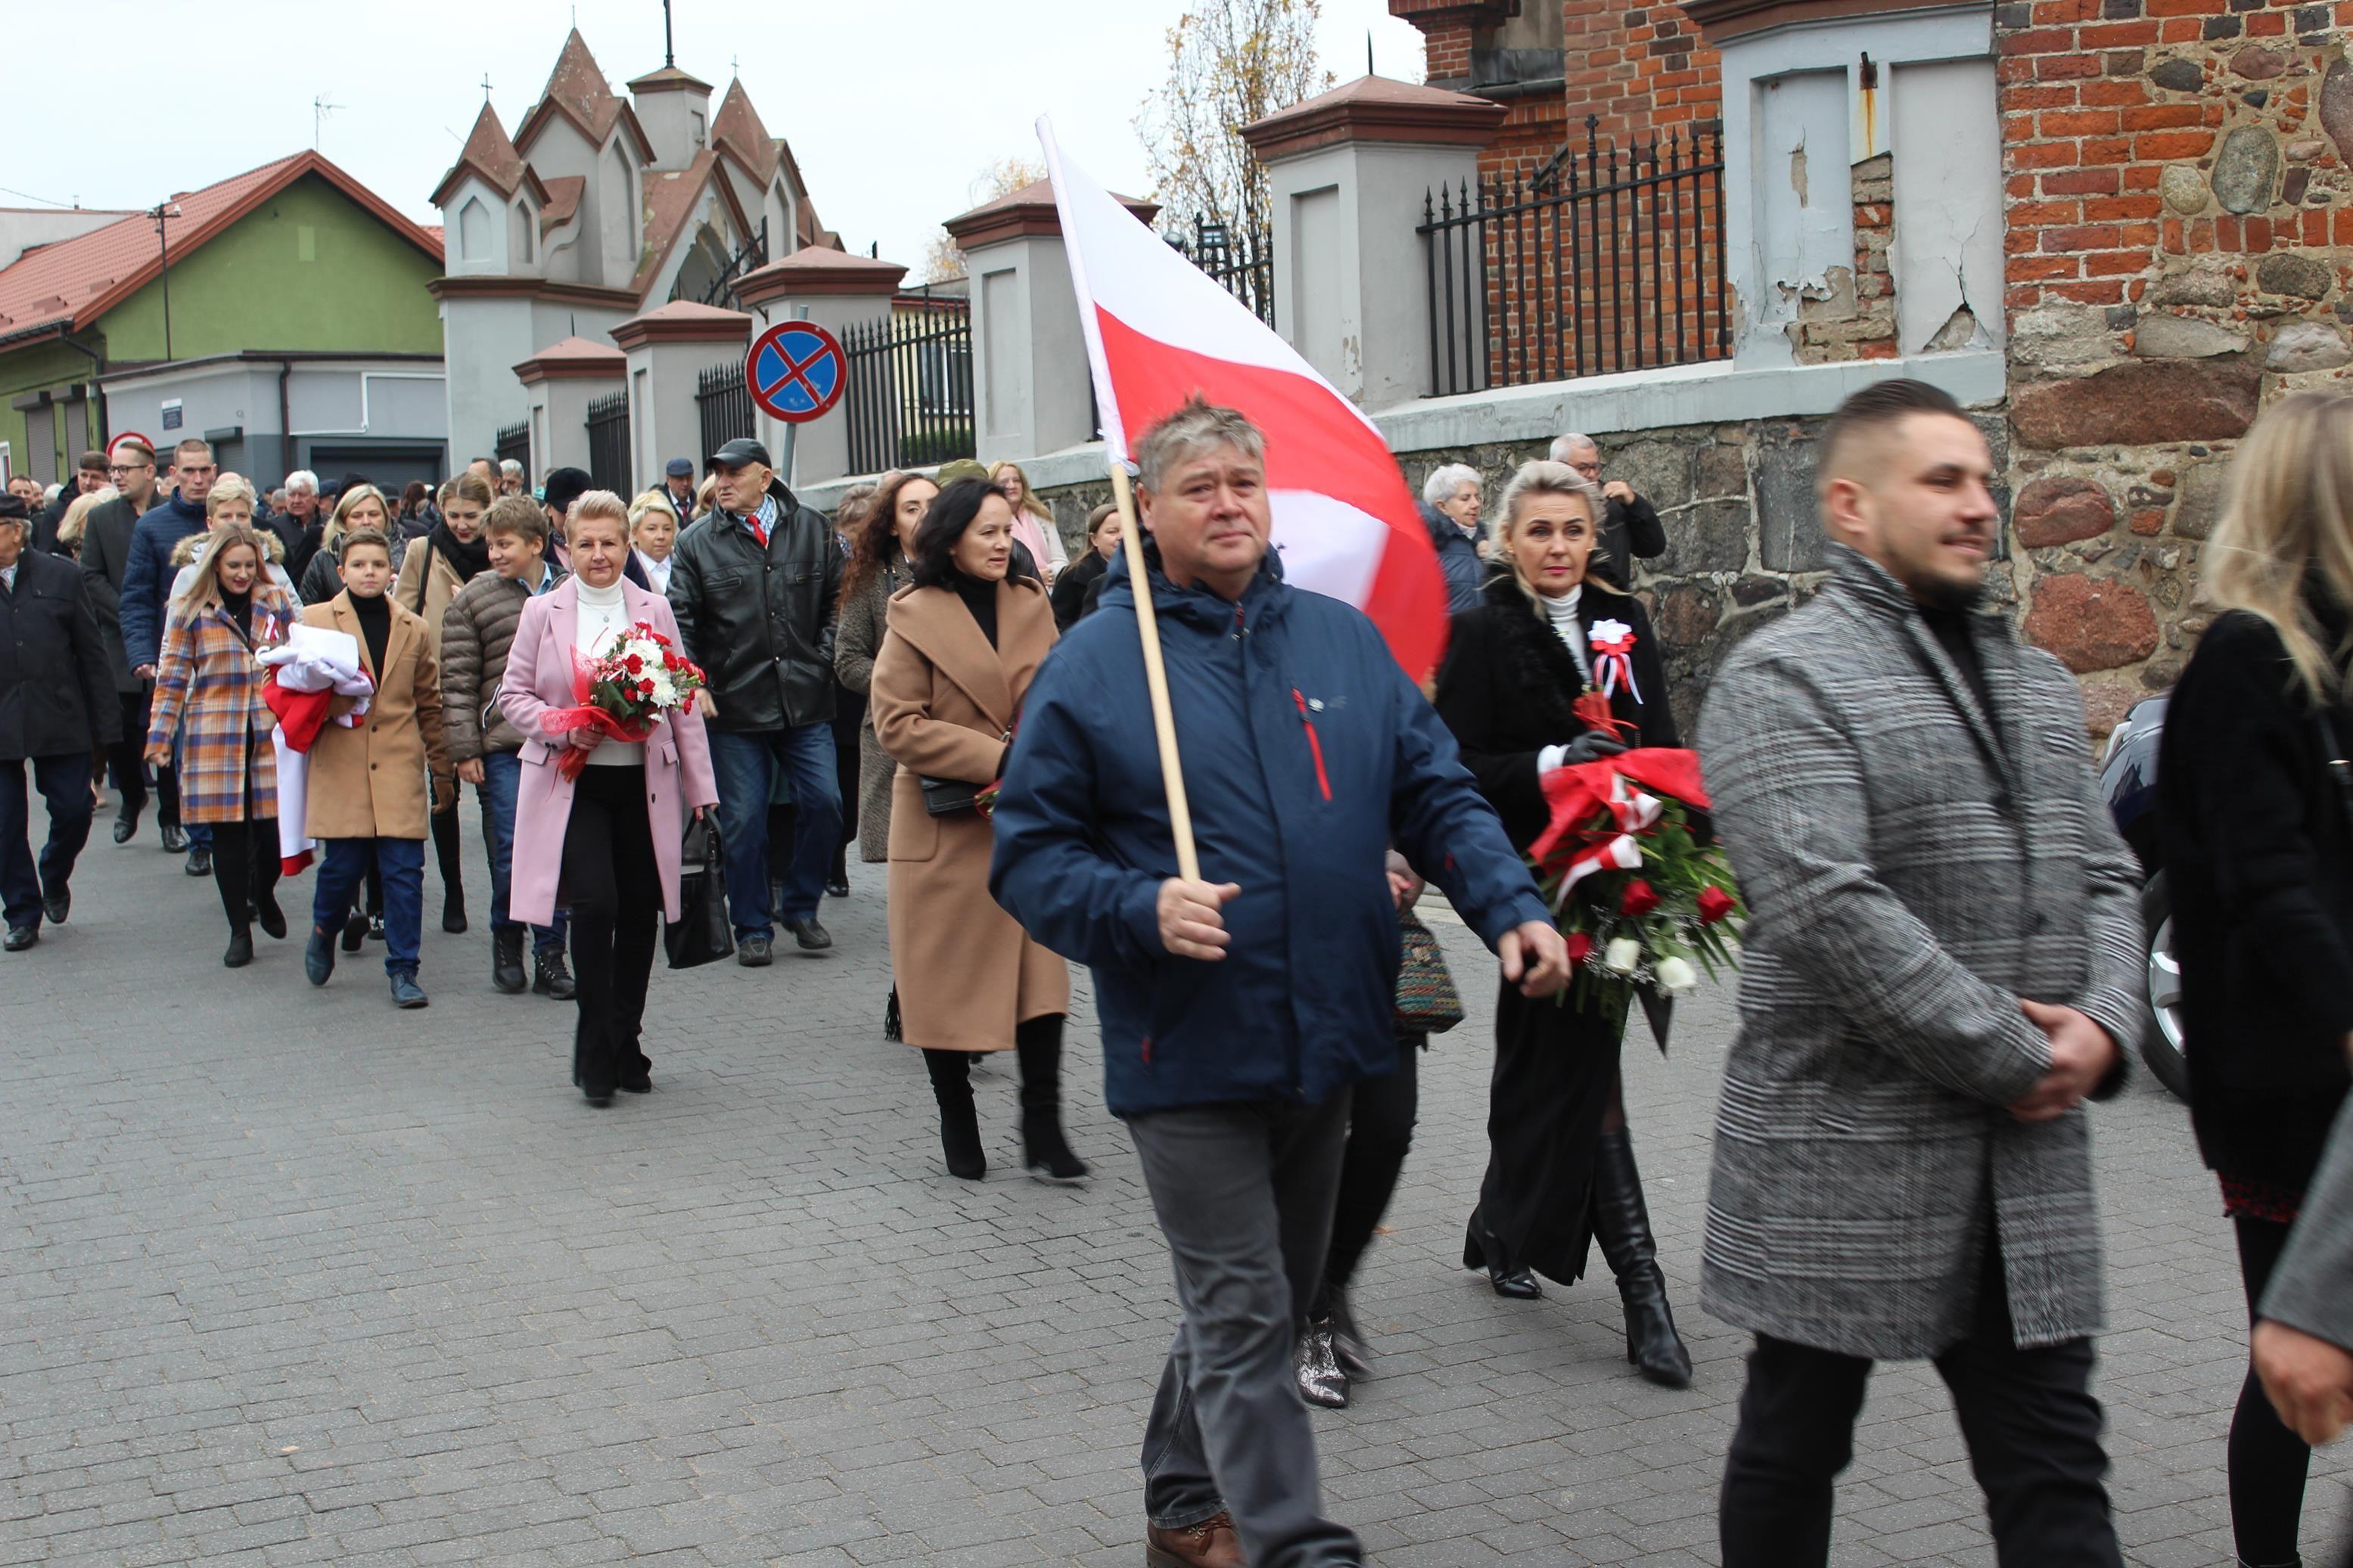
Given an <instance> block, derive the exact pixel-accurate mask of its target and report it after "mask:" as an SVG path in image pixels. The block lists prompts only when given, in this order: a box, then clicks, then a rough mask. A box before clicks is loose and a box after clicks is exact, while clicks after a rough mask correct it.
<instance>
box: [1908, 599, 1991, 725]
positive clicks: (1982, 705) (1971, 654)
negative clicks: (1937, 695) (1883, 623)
mask: <svg viewBox="0 0 2353 1568" xmlns="http://www.w3.org/2000/svg"><path fill="white" fill-rule="evenodd" d="M1970 615H1971V612H1970V611H1969V610H1968V609H1967V608H1963V607H1955V606H1950V605H1947V606H1934V605H1921V606H1920V618H1921V619H1922V620H1924V621H1926V622H1927V623H1928V631H1929V633H1930V634H1931V635H1932V636H1934V637H1936V641H1937V642H1939V643H1940V644H1942V645H1943V646H1944V649H1945V657H1946V658H1949V659H1951V660H1952V661H1953V668H1956V669H1957V670H1959V671H1960V672H1961V679H1963V680H1966V681H1968V683H1969V692H1970V694H1971V695H1972V696H1974V697H1976V698H1977V700H1978V711H1980V712H1982V713H1983V714H1984V715H1985V716H1986V719H1987V721H1988V722H1994V721H1995V719H1994V710H1993V697H1992V695H1991V694H1990V693H1989V692H1988V691H1987V689H1986V678H1985V663H1984V661H1983V660H1982V659H1980V658H1978V644H1977V639H1976V638H1975V637H1972V636H1970V635H1969V616H1970Z"/></svg>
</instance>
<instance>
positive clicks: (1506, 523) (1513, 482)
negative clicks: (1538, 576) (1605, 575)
mask: <svg viewBox="0 0 2353 1568" xmlns="http://www.w3.org/2000/svg"><path fill="white" fill-rule="evenodd" d="M1538 496H1568V497H1572V498H1574V499H1575V500H1579V501H1582V502H1583V503H1584V505H1585V521H1587V522H1588V524H1590V525H1591V526H1592V529H1593V542H1594V545H1595V547H1596V548H1597V549H1598V548H1599V546H1600V543H1601V487H1600V486H1599V485H1597V484H1595V483H1594V482H1593V481H1592V480H1591V479H1587V478H1586V477H1585V476H1584V475H1583V474H1580V473H1578V472H1577V470H1576V469H1575V468H1570V467H1569V466H1568V465H1567V463H1556V462H1554V461H1552V460H1551V459H1550V458H1537V459H1536V460H1535V461H1534V462H1531V463H1522V464H1521V465H1520V468H1519V471H1518V472H1517V473H1515V474H1514V475H1513V476H1512V477H1511V479H1509V480H1508V481H1507V482H1506V483H1505V484H1504V494H1503V498H1502V499H1501V500H1498V501H1496V503H1495V521H1494V523H1493V529H1494V531H1493V535H1492V537H1493V540H1494V542H1495V543H1496V544H1497V545H1498V546H1500V547H1501V548H1502V549H1503V552H1504V563H1505V565H1506V566H1507V567H1508V568H1509V570H1510V572H1511V574H1512V581H1513V583H1514V584H1517V586H1518V587H1519V590H1520V593H1521V595H1522V596H1524V597H1525V599H1526V600H1527V601H1528V606H1529V608H1530V609H1532V610H1534V611H1535V615H1536V616H1537V618H1538V619H1542V618H1543V617H1544V615H1545V607H1544V599H1543V595H1539V594H1538V593H1537V592H1536V591H1535V588H1533V587H1531V586H1530V585H1529V584H1528V580H1527V579H1526V578H1525V577H1524V576H1522V575H1521V574H1520V559H1519V557H1518V556H1517V555H1516V554H1514V552H1513V551H1512V549H1511V543H1512V534H1513V531H1514V530H1516V529H1517V528H1518V527H1519V525H1520V510H1521V508H1523V507H1525V505H1526V504H1527V503H1528V502H1529V501H1531V500H1535V499H1536V498H1537V497H1538ZM1585 560H1586V565H1587V571H1586V574H1585V586H1587V587H1588V588H1599V589H1600V590H1601V591H1602V592H1603V593H1606V594H1622V593H1623V592H1624V591H1625V590H1623V589H1621V588H1619V587H1618V586H1616V585H1615V584H1611V583H1609V582H1608V581H1606V580H1604V579H1602V578H1599V577H1597V576H1595V575H1594V574H1593V572H1592V570H1591V567H1592V563H1593V557H1592V556H1591V555H1590V554H1588V555H1587V556H1586V558H1585Z"/></svg>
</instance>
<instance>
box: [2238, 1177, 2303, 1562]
mask: <svg viewBox="0 0 2353 1568" xmlns="http://www.w3.org/2000/svg"><path fill="white" fill-rule="evenodd" d="M2231 1224H2232V1226H2233V1227H2234V1228H2235V1229H2236V1231H2237V1233H2238V1238H2239V1273H2240V1274H2241V1276H2242V1278H2243V1279H2245V1281H2246V1286H2247V1321H2248V1322H2249V1323H2250V1324H2251V1325H2252V1324H2253V1321H2254V1319H2255V1303H2256V1302H2258V1301H2260V1300H2263V1287H2264V1286H2265V1285H2267V1284H2269V1283H2270V1281H2271V1277H2272V1269H2273V1268H2275V1267H2277V1265H2278V1263H2279V1260H2280V1253H2281V1251H2282V1250H2283V1249H2284V1247H2286V1246H2287V1232H2288V1227H2287V1226H2284V1225H2280V1224H2277V1223H2276V1222H2274V1221H2272V1220H2265V1219H2255V1218H2253V1217H2252V1216H2250V1215H2235V1216H2233V1217H2232V1221H2231ZM2230 1467H2231V1534H2232V1538H2233V1540H2234V1542H2235V1544H2236V1545H2237V1547H2238V1549H2239V1557H2240V1560H2241V1561H2242V1562H2245V1563H2253V1564H2254V1568H2282V1565H2284V1564H2292V1563H2295V1562H2296V1561H2297V1558H2296V1536H2297V1533H2298V1531H2299V1527H2300V1526H2301V1525H2302V1524H2303V1522H2304V1483H2305V1479H2306V1476H2307V1474H2308V1473H2309V1472H2310V1470H2311V1468H2312V1449H2311V1448H2310V1447H2307V1446H2306V1443H2305V1440H2304V1439H2303V1438H2301V1437H2299V1436H2296V1435H2295V1433H2294V1432H2292V1431H2290V1430H2288V1427H2287V1425H2286V1423H2284V1422H2283V1421H2282V1420H2281V1419H2280V1418H2279V1412H2278V1411H2276V1410H2274V1409H2273V1408H2272V1402H2271V1400H2270V1399H2269V1398H2268V1397H2266V1396H2265V1394H2263V1380H2262V1379H2260V1378H2258V1377H2257V1376H2256V1375H2255V1369H2254V1367H2253V1364H2252V1363H2251V1364H2250V1365H2249V1366H2248V1368H2247V1380H2246V1382H2245V1383H2243V1384H2241V1385H2240V1388H2239V1407H2238V1409H2237V1410H2236V1411H2234V1412H2232V1415H2231V1448H2230Z"/></svg>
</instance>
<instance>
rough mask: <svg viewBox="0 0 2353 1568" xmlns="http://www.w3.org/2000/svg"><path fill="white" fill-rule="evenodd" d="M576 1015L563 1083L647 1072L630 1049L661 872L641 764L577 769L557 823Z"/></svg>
mask: <svg viewBox="0 0 2353 1568" xmlns="http://www.w3.org/2000/svg"><path fill="white" fill-rule="evenodd" d="M564 887H565V891H566V893H567V895H568V897H569V900H570V908H571V910H572V959H573V965H574V967H575V970H576V971H577V972H578V977H577V980H576V984H577V985H578V987H579V989H578V991H577V992H576V994H575V1000H576V1001H577V1002H578V1004H579V1018H578V1020H577V1022H576V1023H575V1024H574V1026H573V1032H572V1081H573V1082H574V1083H575V1084H578V1085H579V1086H580V1088H581V1089H585V1090H586V1092H588V1093H589V1094H591V1095H594V1096H596V1098H598V1099H602V1098H604V1097H605V1096H606V1095H608V1094H610V1093H612V1092H613V1089H614V1088H615V1086H617V1084H619V1083H620V1082H621V1081H623V1080H624V1079H636V1078H642V1077H643V1076H644V1075H645V1074H647V1073H649V1072H650V1071H652V1070H653V1063H651V1062H650V1061H649V1060H647V1059H646V1054H645V1051H644V1049H643V1048H642V1047H641V1046H640V1045H639V1031H640V1029H642V1028H643V1026H644V1024H645V1017H646V989H647V987H648V986H649V984H652V980H653V969H654V949H655V948H656V947H657V946H658V945H659V941H660V934H661V933H660V921H661V913H662V884H661V868H660V866H659V864H658V863H657V862H656V861H655V859H654V837H653V826H652V825H651V823H650V822H649V820H648V818H647V816H646V770H645V768H644V766H643V765H642V764H640V765H637V766H632V767H626V768H623V767H594V766H592V767H586V768H583V769H581V770H580V780H579V782H578V783H577V784H574V785H573V786H572V816H571V820H570V821H569V823H568V824H567V825H566V826H565V829H564Z"/></svg>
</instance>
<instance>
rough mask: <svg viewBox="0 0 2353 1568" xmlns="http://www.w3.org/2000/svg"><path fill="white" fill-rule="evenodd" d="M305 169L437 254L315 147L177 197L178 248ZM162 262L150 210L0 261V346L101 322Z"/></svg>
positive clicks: (420, 230) (213, 231)
mask: <svg viewBox="0 0 2353 1568" xmlns="http://www.w3.org/2000/svg"><path fill="white" fill-rule="evenodd" d="M306 174H315V175H317V176H318V177H319V178H321V179H322V180H325V181H326V182H327V183H328V184H332V185H333V186H334V187H335V188H336V189H337V190H339V191H341V192H342V193H343V195H346V196H348V197H350V198H351V199H352V200H353V202H355V203H357V204H358V205H360V206H362V207H364V208H365V209H366V210H367V212H368V214H369V215H370V216H373V217H375V219H376V221H377V222H379V223H381V224H383V225H384V226H385V227H386V228H389V229H391V230H392V231H393V232H394V233H395V234H396V235H398V236H399V237H401V238H403V239H405V240H406V241H408V242H409V243H410V244H411V245H414V246H415V247H417V249H419V250H421V251H423V252H425V253H426V254H427V256H429V257H431V258H433V263H434V265H435V266H437V267H438V266H439V265H440V264H441V259H442V255H443V251H442V243H441V236H440V234H439V233H438V231H430V232H428V231H427V229H426V228H425V227H423V226H421V225H419V224H417V223H414V222H412V221H410V220H409V219H408V218H406V217H404V216H401V215H400V214H399V213H397V212H396V211H394V210H393V208H392V207H390V206H389V205H386V204H385V201H384V199H383V198H382V197H380V196H378V195H376V194H375V192H373V191H371V190H369V189H368V188H367V187H366V186H365V185H363V184H360V183H359V182H358V181H357V180H355V179H353V178H352V176H351V175H349V174H345V173H344V172H343V170H342V169H339V168H337V167H336V166H335V165H334V164H333V163H330V162H329V161H328V160H327V159H325V158H323V157H322V156H321V155H320V154H318V153H295V154H294V155H293V156H292V157H290V158H280V159H279V160H278V161H277V162H275V163H264V164H263V165H262V166H261V167H259V169H251V170H248V171H247V172H246V173H244V174H238V175H237V176H236V177H235V178H233V179H227V180H223V181H222V182H220V184H216V185H206V187H205V188H204V189H203V190H200V191H189V192H185V193H183V194H181V195H176V196H174V197H173V198H172V200H173V204H174V205H175V206H177V208H178V209H179V211H178V214H177V216H170V217H167V218H165V219H164V223H165V226H166V234H165V238H167V239H168V240H169V241H170V244H171V247H172V253H173V254H174V255H175V256H178V255H185V253H187V252H189V251H192V250H195V248H197V247H199V246H202V245H204V244H205V243H206V241H208V240H210V239H212V238H213V237H215V236H216V235H218V234H221V233H222V232H223V231H225V230H227V228H228V227H229V226H231V225H232V224H235V223H236V222H237V220H238V219H240V218H243V217H245V216H248V214H250V213H252V212H253V211H254V210H255V209H256V208H258V207H259V206H260V205H262V203H264V202H266V201H268V200H269V198H270V197H272V196H274V195H277V194H278V193H279V192H280V191H282V190H284V189H285V188H286V187H287V186H289V185H290V184H293V183H294V182H295V181H297V180H299V179H301V178H302V177H303V176H304V175H306ZM162 270H163V258H162V256H161V254H160V253H159V246H158V241H157V237H156V233H155V220H153V218H150V217H149V216H147V215H146V214H144V213H137V214H133V215H132V216H129V217H125V218H122V219H121V220H119V221H117V222H114V223H111V224H108V225H107V226H105V227H103V228H96V229H92V230H90V233H88V234H84V235H77V236H76V237H73V238H71V239H61V240H58V242H57V243H56V244H54V245H45V246H43V247H40V248H39V249H38V250H34V251H30V252H27V253H26V255H25V257H24V258H22V259H20V260H18V261H17V262H16V264H15V265H13V266H11V267H9V268H6V269H5V270H0V348H5V347H6V346H8V345H10V344H12V343H14V342H19V341H22V340H28V339H31V338H34V337H47V336H55V335H57V334H59V333H63V332H69V331H74V330H76V329H77V328H79V327H82V326H86V325H88V324H89V323H90V322H91V321H96V320H97V319H98V318H99V317H100V316H102V315H104V314H105V313H106V312H107V311H109V310H112V309H113V308H114V307H115V306H117V305H119V304H121V302H122V301H123V300H125V299H128V298H129V297H130V296H131V295H132V294H133V293H135V292H136V291H137V290H139V289H142V288H144V287H145V286H146V285H147V284H148V282H150V281H151V280H152V279H154V278H155V277H156V275H157V274H158V273H160V272H161V271H162Z"/></svg>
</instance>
